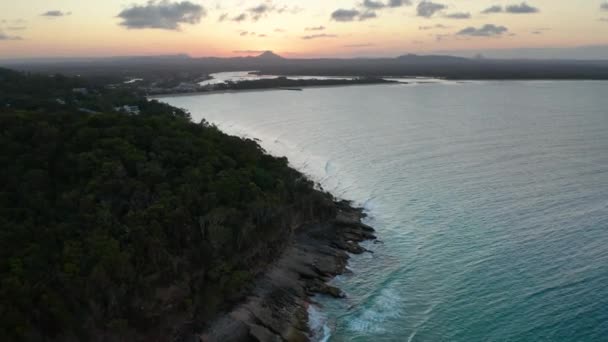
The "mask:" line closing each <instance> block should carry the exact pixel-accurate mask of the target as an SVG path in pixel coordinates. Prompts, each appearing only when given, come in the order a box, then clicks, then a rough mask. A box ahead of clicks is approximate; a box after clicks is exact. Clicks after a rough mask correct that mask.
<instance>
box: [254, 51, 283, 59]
mask: <svg viewBox="0 0 608 342" xmlns="http://www.w3.org/2000/svg"><path fill="white" fill-rule="evenodd" d="M256 58H257V59H261V60H267V61H273V60H275V61H277V60H284V59H285V58H283V57H281V56H279V55H277V54H276V53H274V52H272V51H264V52H263V53H262V54H261V55H259V56H257V57H256Z"/></svg>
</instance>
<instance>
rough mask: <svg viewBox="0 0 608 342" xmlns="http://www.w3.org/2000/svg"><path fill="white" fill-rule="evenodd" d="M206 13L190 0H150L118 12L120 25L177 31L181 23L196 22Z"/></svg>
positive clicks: (132, 27) (130, 27)
mask: <svg viewBox="0 0 608 342" xmlns="http://www.w3.org/2000/svg"><path fill="white" fill-rule="evenodd" d="M206 14H207V11H206V10H205V8H204V7H203V6H201V5H197V4H194V3H192V2H190V1H182V2H170V1H169V0H161V1H154V0H150V1H148V2H147V3H146V5H133V6H132V7H130V8H127V9H125V10H123V11H122V12H120V13H119V14H118V17H119V18H121V19H122V20H123V21H122V22H121V23H120V25H122V26H125V27H126V28H128V29H147V28H153V29H163V30H176V31H179V30H180V28H181V24H198V23H199V22H200V21H201V18H202V17H204V16H205V15H206Z"/></svg>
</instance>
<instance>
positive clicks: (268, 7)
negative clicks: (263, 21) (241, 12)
mask: <svg viewBox="0 0 608 342" xmlns="http://www.w3.org/2000/svg"><path fill="white" fill-rule="evenodd" d="M274 10H275V7H274V5H272V4H271V3H263V4H259V5H257V6H255V7H252V8H250V9H249V13H250V14H251V18H252V19H253V20H254V21H258V20H260V18H262V17H264V16H266V15H268V13H269V12H272V11H274Z"/></svg>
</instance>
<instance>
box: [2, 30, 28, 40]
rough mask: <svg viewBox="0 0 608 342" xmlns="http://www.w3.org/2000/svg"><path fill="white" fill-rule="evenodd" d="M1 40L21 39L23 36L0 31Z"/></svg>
mask: <svg viewBox="0 0 608 342" xmlns="http://www.w3.org/2000/svg"><path fill="white" fill-rule="evenodd" d="M1 40H23V38H21V37H19V36H9V35H8V34H5V33H4V32H2V31H0V41H1Z"/></svg>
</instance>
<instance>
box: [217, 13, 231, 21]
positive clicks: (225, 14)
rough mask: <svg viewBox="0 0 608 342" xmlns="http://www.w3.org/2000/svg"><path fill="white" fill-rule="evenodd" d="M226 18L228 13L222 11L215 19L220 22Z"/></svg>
mask: <svg viewBox="0 0 608 342" xmlns="http://www.w3.org/2000/svg"><path fill="white" fill-rule="evenodd" d="M226 19H228V13H222V14H221V15H220V16H219V17H218V18H217V21H219V22H222V21H225V20H226Z"/></svg>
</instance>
